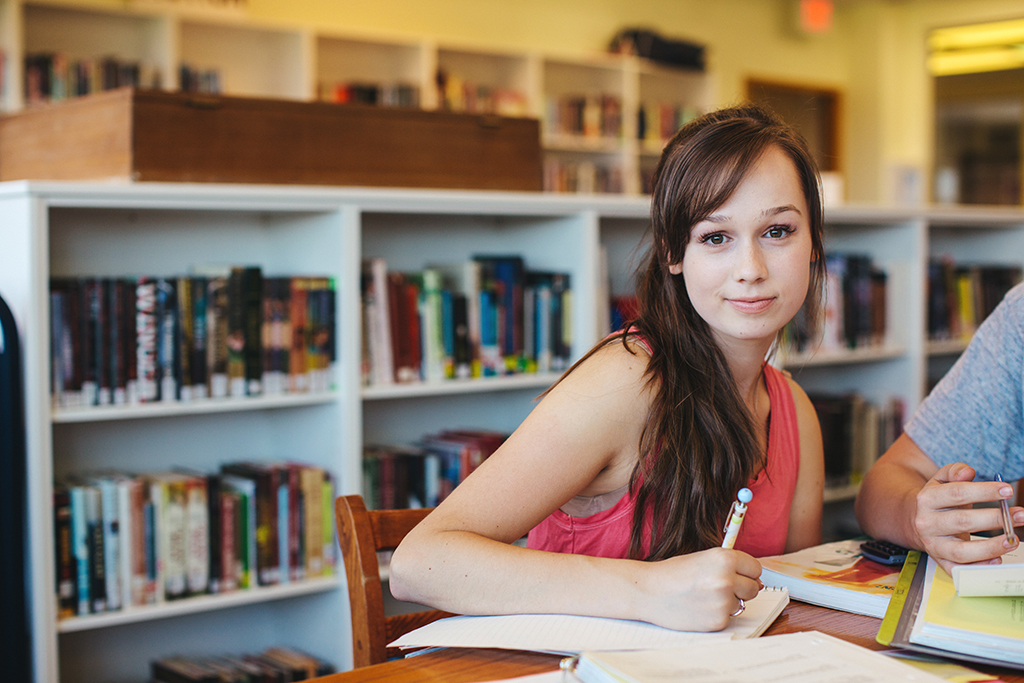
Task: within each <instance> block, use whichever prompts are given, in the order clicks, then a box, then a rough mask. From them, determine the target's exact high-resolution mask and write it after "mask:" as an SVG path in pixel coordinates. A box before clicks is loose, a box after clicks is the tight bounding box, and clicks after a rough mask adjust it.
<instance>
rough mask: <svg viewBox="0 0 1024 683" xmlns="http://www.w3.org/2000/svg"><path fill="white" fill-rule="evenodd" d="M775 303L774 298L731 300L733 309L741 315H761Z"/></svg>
mask: <svg viewBox="0 0 1024 683" xmlns="http://www.w3.org/2000/svg"><path fill="white" fill-rule="evenodd" d="M773 301H775V299H774V297H771V298H767V299H729V303H730V304H732V307H733V308H735V309H736V310H738V311H740V312H741V313H760V312H762V311H764V310H766V309H767V308H768V307H769V306H771V305H772V302H773Z"/></svg>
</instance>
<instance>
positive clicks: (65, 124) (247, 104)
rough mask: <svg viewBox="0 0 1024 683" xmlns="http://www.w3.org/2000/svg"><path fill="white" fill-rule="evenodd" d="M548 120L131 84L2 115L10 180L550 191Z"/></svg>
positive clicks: (2, 166)
mask: <svg viewBox="0 0 1024 683" xmlns="http://www.w3.org/2000/svg"><path fill="white" fill-rule="evenodd" d="M539 139H540V136H539V127H538V122H537V121H536V120H534V119H526V118H506V117H499V116H479V115H471V114H455V113H450V112H430V111H422V110H416V109H405V108H403V109H397V108H382V107H370V106H361V105H345V106H339V105H335V104H328V103H322V102H295V101H287V100H276V99H254V98H242V97H224V96H213V95H198V94H189V93H170V92H162V91H155V90H138V89H133V88H123V89H118V90H113V91H108V92H104V93H99V94H95V95H88V96H84V97H79V98H75V99H71V100H66V101H63V102H60V103H56V104H51V105H42V106H39V107H33V108H30V109H28V110H26V111H23V112H21V113H17V114H12V115H10V116H6V117H3V118H0V180H21V179H28V178H31V179H43V180H84V179H106V178H119V179H129V180H141V181H147V180H148V181H171V182H177V181H183V182H222V183H223V182H227V183H279V184H302V185H359V186H375V187H417V188H422V187H432V188H446V189H486V190H521V191H533V190H540V189H541V154H540V142H539Z"/></svg>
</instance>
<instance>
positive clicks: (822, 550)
mask: <svg viewBox="0 0 1024 683" xmlns="http://www.w3.org/2000/svg"><path fill="white" fill-rule="evenodd" d="M861 542H862V541H861V540H860V539H851V540H843V541H834V542H832V543H824V544H822V545H817V546H813V547H811V548H804V549H803V550H798V551H796V552H792V553H786V554H785V555H773V556H771V557H762V558H760V562H761V567H762V571H761V582H762V583H763V584H764V585H766V586H776V587H780V588H781V587H785V588H787V589H789V595H790V597H792V598H793V599H794V600H800V601H801V602H809V603H811V604H812V605H821V606H822V607H829V608H831V609H837V610H842V611H844V612H853V613H854V614H865V615H867V616H870V617H878V618H881V617H882V616H884V615H885V609H886V607H887V606H888V604H889V598H890V597H891V596H892V593H893V589H894V588H895V586H896V579H897V578H898V577H899V567H895V568H894V567H890V566H886V565H883V564H879V563H877V562H874V561H873V560H869V559H868V558H866V557H864V556H863V555H862V554H861V552H860V544H861Z"/></svg>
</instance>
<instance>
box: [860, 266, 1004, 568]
mask: <svg viewBox="0 0 1024 683" xmlns="http://www.w3.org/2000/svg"><path fill="white" fill-rule="evenodd" d="M996 475H1001V477H1002V479H1003V480H1004V481H1005V483H1000V482H999V481H995V477H996ZM1022 477H1024V284H1020V285H1017V286H1016V287H1014V288H1013V289H1012V290H1010V292H1009V293H1008V294H1007V295H1006V297H1005V298H1004V299H1003V301H1002V302H1001V303H1000V304H999V306H997V307H996V309H995V310H994V311H993V312H992V314H991V315H990V316H989V317H988V318H987V319H986V320H985V322H984V323H982V325H981V326H980V327H979V328H978V331H977V332H976V333H975V335H974V338H973V339H972V340H971V343H970V345H969V346H968V347H967V350H965V351H964V353H963V354H962V355H961V356H960V358H959V359H958V360H957V362H956V364H955V365H954V366H953V368H952V369H951V370H950V371H949V372H948V373H947V374H946V376H945V377H943V378H942V380H941V381H940V382H939V383H938V384H937V385H936V386H935V388H934V389H933V390H932V392H931V393H930V394H929V395H928V397H927V398H926V399H925V400H924V402H923V403H922V404H921V405H920V407H919V408H918V409H917V411H916V412H915V413H914V416H913V418H912V419H911V420H910V422H909V423H908V424H907V425H906V430H905V431H904V433H903V434H902V435H901V436H900V437H899V438H898V439H897V440H896V442H895V443H894V444H893V445H892V446H891V447H890V448H889V450H887V451H886V452H885V454H884V455H883V456H882V457H881V458H879V460H878V462H876V463H875V464H874V465H873V466H872V467H871V469H870V470H869V471H868V473H867V476H865V478H864V482H863V484H862V485H861V489H860V493H859V494H858V495H857V501H856V503H855V508H854V509H855V512H856V515H857V521H858V522H859V524H860V526H861V528H862V529H863V530H864V532H865V533H867V534H869V535H871V536H872V537H874V538H877V539H882V540H886V541H891V542H893V543H897V544H899V545H902V546H906V547H908V548H915V549H918V550H923V551H925V552H927V553H928V554H929V555H930V556H932V557H933V558H935V559H936V560H937V561H938V562H939V564H940V565H941V566H942V567H943V568H944V569H945V570H946V571H947V572H948V571H950V569H951V568H952V566H953V565H954V564H971V563H979V564H981V563H992V564H998V563H999V562H1001V559H1000V558H1001V556H1002V555H1004V554H1005V553H1006V552H1008V551H1010V550H1013V549H1014V548H1016V547H1017V545H1018V544H1019V543H1020V540H1019V538H1015V539H1014V540H1013V541H1012V542H1011V541H1010V539H1008V538H1007V536H1006V534H1005V533H1000V534H998V535H995V536H992V537H989V538H982V539H974V540H972V539H971V537H970V535H971V534H972V533H978V532H982V531H988V530H993V529H1002V528H1003V521H1002V513H1001V511H1000V509H999V506H990V507H975V504H976V503H985V502H995V501H1001V500H1011V501H1012V498H1013V495H1014V492H1013V488H1012V487H1011V482H1014V481H1016V480H1018V479H1020V478H1022ZM1010 516H1011V518H1012V520H1013V525H1014V526H1015V527H1016V526H1024V508H1021V507H1011V508H1010ZM1014 536H1017V535H1016V534H1014Z"/></svg>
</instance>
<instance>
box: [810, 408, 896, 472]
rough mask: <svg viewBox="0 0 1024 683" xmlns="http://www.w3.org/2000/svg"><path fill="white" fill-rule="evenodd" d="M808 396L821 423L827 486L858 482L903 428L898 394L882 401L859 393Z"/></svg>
mask: <svg viewBox="0 0 1024 683" xmlns="http://www.w3.org/2000/svg"><path fill="white" fill-rule="evenodd" d="M808 398H810V399H811V404H812V405H813V406H814V411H815V413H817V415H818V423H819V424H820V425H821V439H822V444H823V446H824V453H825V485H826V486H828V487H838V488H841V487H845V486H851V485H856V484H859V483H860V481H861V479H862V478H863V476H864V474H865V473H867V471H868V468H869V467H871V465H872V463H874V462H875V461H876V460H878V458H879V456H881V454H882V453H884V452H885V451H886V450H887V449H888V448H889V446H890V445H892V443H893V442H894V441H895V440H896V438H897V437H898V436H899V435H900V434H901V433H902V431H903V417H904V412H905V410H904V405H903V401H902V399H900V398H898V397H891V398H889V399H888V400H886V401H884V402H883V403H881V404H876V403H872V402H871V401H869V400H867V399H865V398H864V397H863V396H861V395H860V394H858V393H856V392H851V393H843V394H828V393H814V392H809V393H808Z"/></svg>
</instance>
